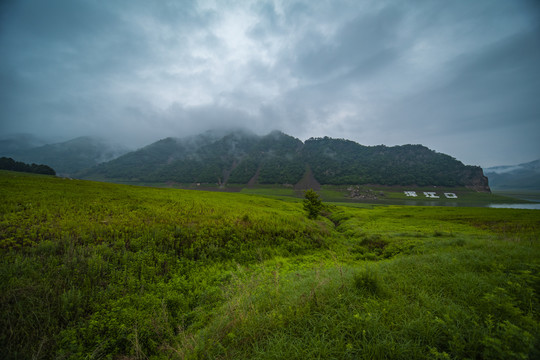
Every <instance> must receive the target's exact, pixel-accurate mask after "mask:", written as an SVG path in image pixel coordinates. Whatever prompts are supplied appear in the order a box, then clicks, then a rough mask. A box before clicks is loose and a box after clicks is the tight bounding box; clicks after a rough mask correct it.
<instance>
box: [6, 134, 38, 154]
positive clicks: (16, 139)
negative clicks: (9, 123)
mask: <svg viewBox="0 0 540 360" xmlns="http://www.w3.org/2000/svg"><path fill="white" fill-rule="evenodd" d="M45 144H47V141H45V140H43V139H40V138H38V137H37V136H34V135H31V134H11V135H7V136H2V137H0V155H11V154H13V153H16V152H19V151H24V150H29V149H32V148H35V147H38V146H43V145H45Z"/></svg>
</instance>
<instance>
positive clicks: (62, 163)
mask: <svg viewBox="0 0 540 360" xmlns="http://www.w3.org/2000/svg"><path fill="white" fill-rule="evenodd" d="M12 143H13V144H11V143H8V142H7V141H6V142H5V144H7V145H6V146H4V147H2V148H1V149H0V155H1V156H9V157H12V158H13V159H16V160H18V161H23V162H27V163H39V164H47V165H49V166H51V167H53V168H54V169H55V170H56V172H57V173H58V174H60V175H64V176H73V175H74V174H75V173H77V172H80V171H81V170H83V169H87V168H90V167H92V166H94V165H96V164H99V163H101V162H104V161H109V160H112V159H114V158H116V157H118V156H120V155H122V154H124V153H126V152H128V151H129V149H127V148H126V147H123V146H121V145H118V144H113V143H111V142H109V141H107V140H104V139H101V138H96V137H92V136H81V137H78V138H75V139H72V140H68V141H64V142H59V143H53V144H46V145H40V146H35V147H31V146H20V145H21V144H22V145H25V143H24V142H22V141H21V142H17V139H16V140H14V141H12ZM5 144H4V145H5ZM8 145H9V146H8Z"/></svg>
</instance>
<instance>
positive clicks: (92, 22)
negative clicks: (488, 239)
mask: <svg viewBox="0 0 540 360" xmlns="http://www.w3.org/2000/svg"><path fill="white" fill-rule="evenodd" d="M0 53H1V54H2V56H0V132H1V134H4V135H6V134H10V133H33V134H36V135H40V136H42V137H46V138H47V137H48V138H60V137H63V138H66V139H67V138H70V137H75V136H80V135H87V134H94V135H101V136H106V137H116V138H117V139H118V140H119V141H122V142H124V143H128V144H132V145H133V146H141V145H145V144H147V143H149V142H152V141H155V140H157V139H159V138H163V137H166V136H185V135H191V134H195V133H199V132H202V131H205V130H208V129H212V128H216V127H217V128H227V127H246V128H249V129H251V130H253V131H255V132H258V133H266V132H269V131H271V130H273V129H279V130H282V131H284V132H286V133H289V134H291V135H293V136H296V137H298V138H300V139H306V138H309V137H311V136H332V137H342V138H348V139H351V140H355V141H357V142H359V143H361V144H365V145H375V144H386V145H396V144H406V143H422V144H424V145H426V146H429V147H430V148H432V149H435V150H437V151H441V152H445V153H448V154H450V155H452V156H455V157H456V158H458V159H459V160H461V161H463V162H465V163H467V164H475V165H481V166H492V165H501V164H512V163H518V162H525V161H531V160H533V159H536V158H540V145H539V144H540V141H538V134H540V102H539V101H538V100H537V98H538V94H540V70H539V67H538V64H540V5H539V4H538V2H536V1H525V0H518V1H506V0H478V1H473V2H471V1H465V0H463V1H448V2H435V1H415V2H403V1H398V0H395V1H380V0H377V1H356V0H354V1H330V0H329V1H310V0H305V1H284V0H283V1H278V0H275V1H236V2H234V1H233V2H219V1H188V0H186V1H159V2H148V1H143V0H130V1H127V0H126V1H107V2H95V1H89V0H49V1H46V2H44V1H31V0H17V1H13V0H12V1H5V2H3V3H1V4H0Z"/></svg>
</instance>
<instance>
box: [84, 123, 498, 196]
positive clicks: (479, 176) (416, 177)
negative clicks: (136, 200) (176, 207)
mask: <svg viewBox="0 0 540 360" xmlns="http://www.w3.org/2000/svg"><path fill="white" fill-rule="evenodd" d="M78 176H80V177H82V178H88V179H99V180H107V181H135V182H136V181H140V182H176V183H204V184H217V185H225V184H244V185H254V184H290V185H297V186H300V184H304V185H305V186H308V185H309V186H310V187H312V186H313V185H314V184H335V185H344V184H381V185H417V186H467V187H469V188H473V189H475V190H477V191H489V186H488V181H487V178H486V177H485V176H484V175H483V172H482V169H481V168H480V167H476V166H466V165H464V164H463V163H461V162H460V161H458V160H456V159H454V158H453V157H451V156H449V155H445V154H441V153H437V152H435V151H433V150H430V149H428V148H427V147H425V146H422V145H403V146H393V147H388V146H384V145H379V146H363V145H360V144H358V143H356V142H353V141H350V140H345V139H333V138H329V137H323V138H311V139H309V140H306V141H305V142H302V141H301V140H299V139H297V138H294V137H292V136H289V135H287V134H284V133H282V132H280V131H273V132H271V133H269V134H268V135H265V136H259V135H256V134H254V133H251V132H248V131H243V130H237V131H232V132H228V133H214V132H206V133H203V134H201V135H197V136H191V137H186V138H173V137H169V138H165V139H162V140H159V141H157V142H155V143H152V144H150V145H148V146H146V147H144V148H141V149H139V150H137V151H133V152H130V153H127V154H124V155H122V156H120V157H118V158H116V159H114V160H111V161H109V162H105V163H102V164H99V165H97V166H95V167H93V168H91V169H87V170H85V171H82V172H81V173H79V174H78ZM308 178H309V179H311V180H310V181H308V182H307V183H306V179H308Z"/></svg>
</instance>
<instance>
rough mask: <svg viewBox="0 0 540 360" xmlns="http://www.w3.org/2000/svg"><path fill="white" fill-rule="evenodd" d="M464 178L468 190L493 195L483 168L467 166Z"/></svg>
mask: <svg viewBox="0 0 540 360" xmlns="http://www.w3.org/2000/svg"><path fill="white" fill-rule="evenodd" d="M462 176H463V179H464V182H465V184H466V185H465V186H466V187H467V188H469V189H472V190H475V191H478V192H487V193H491V189H490V188H489V180H488V178H487V176H485V175H484V171H483V170H482V168H481V167H479V166H467V168H466V169H465V170H464V172H463V175H462Z"/></svg>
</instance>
